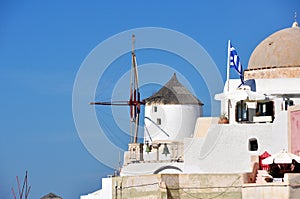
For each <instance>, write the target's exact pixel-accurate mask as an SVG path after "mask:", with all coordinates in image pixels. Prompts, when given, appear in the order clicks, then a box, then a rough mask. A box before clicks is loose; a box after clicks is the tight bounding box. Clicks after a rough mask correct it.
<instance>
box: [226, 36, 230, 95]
mask: <svg viewBox="0 0 300 199" xmlns="http://www.w3.org/2000/svg"><path fill="white" fill-rule="evenodd" d="M229 70H230V40H228V48H227V74H226V75H227V76H226V82H227V92H229Z"/></svg>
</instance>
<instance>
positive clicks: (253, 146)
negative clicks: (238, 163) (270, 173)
mask: <svg viewBox="0 0 300 199" xmlns="http://www.w3.org/2000/svg"><path fill="white" fill-rule="evenodd" d="M248 149H249V151H257V150H258V143H257V139H256V138H250V139H249V143H248Z"/></svg>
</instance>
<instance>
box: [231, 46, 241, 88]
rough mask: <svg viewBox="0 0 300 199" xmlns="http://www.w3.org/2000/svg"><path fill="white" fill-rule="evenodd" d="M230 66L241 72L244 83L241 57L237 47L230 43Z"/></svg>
mask: <svg viewBox="0 0 300 199" xmlns="http://www.w3.org/2000/svg"><path fill="white" fill-rule="evenodd" d="M229 61H230V62H229V63H230V68H234V69H235V71H236V72H237V73H238V74H239V76H240V78H241V81H242V84H244V78H243V67H242V63H241V62H240V58H239V56H238V54H237V52H236V50H235V48H234V47H233V46H232V45H231V43H230V57H229Z"/></svg>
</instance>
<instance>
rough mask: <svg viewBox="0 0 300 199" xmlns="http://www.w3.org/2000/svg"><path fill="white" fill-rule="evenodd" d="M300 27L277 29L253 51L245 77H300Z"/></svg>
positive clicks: (295, 24) (296, 24) (295, 23)
mask: <svg viewBox="0 0 300 199" xmlns="http://www.w3.org/2000/svg"><path fill="white" fill-rule="evenodd" d="M299 52H300V28H299V26H298V23H297V22H296V21H295V22H294V23H293V25H292V27H291V28H285V29H282V30H280V31H277V32H275V33H273V34H272V35H270V36H269V37H267V38H266V39H264V40H263V41H262V42H261V43H260V44H259V45H258V46H257V47H256V48H255V49H254V51H253V52H252V55H251V57H250V59H249V63H248V69H247V70H245V71H244V79H245V80H246V79H266V78H300V56H299Z"/></svg>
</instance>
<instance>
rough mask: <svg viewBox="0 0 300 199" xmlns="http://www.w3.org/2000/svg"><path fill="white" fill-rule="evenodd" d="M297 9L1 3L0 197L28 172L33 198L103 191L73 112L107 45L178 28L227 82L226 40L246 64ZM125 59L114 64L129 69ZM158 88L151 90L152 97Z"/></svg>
mask: <svg viewBox="0 0 300 199" xmlns="http://www.w3.org/2000/svg"><path fill="white" fill-rule="evenodd" d="M295 11H297V12H298V13H300V2H299V0H289V1H285V0H282V1H278V0H276V1H271V0H266V1H258V0H255V1H233V0H228V1H217V0H212V1H189V2H183V1H156V0H154V1H130V2H128V1H105V3H104V1H103V2H100V1H76V2H74V1H64V2H62V1H57V0H54V1H31V0H29V1H26V3H25V2H21V1H1V3H0V89H1V98H0V103H1V111H0V121H1V122H0V158H1V161H0V198H12V194H11V188H12V187H14V188H15V189H16V188H17V184H16V180H15V176H17V175H18V176H19V177H21V178H23V176H24V174H25V171H26V170H28V172H29V183H30V185H31V186H32V188H31V192H30V197H29V198H40V197H42V196H43V195H45V194H47V193H49V192H54V193H57V194H58V195H60V196H62V197H63V198H64V199H73V198H79V196H80V195H82V194H85V193H89V192H92V191H94V190H97V189H99V188H100V184H101V183H100V182H101V177H105V176H106V175H107V174H110V173H112V172H113V169H112V168H108V167H107V166H105V165H104V164H102V163H100V162H99V161H98V160H96V159H95V158H94V157H93V156H92V155H91V154H90V153H89V152H88V151H87V150H86V148H85V147H84V145H83V144H82V142H81V140H80V138H79V136H78V134H77V130H76V128H75V124H74V121H73V116H72V91H73V84H74V81H75V78H76V74H77V72H78V70H79V68H80V66H81V64H82V62H83V61H84V59H85V58H86V57H87V55H88V54H89V53H90V52H91V51H92V50H93V49H94V48H95V47H96V46H97V45H98V44H99V43H100V42H102V41H104V40H106V39H107V38H109V37H111V36H113V35H115V34H118V33H120V32H122V31H126V30H129V29H132V28H142V27H163V28H168V29H172V30H176V31H178V32H181V33H183V34H185V35H187V36H189V37H191V38H193V39H194V40H195V41H197V42H198V43H199V44H201V45H202V47H203V48H204V49H205V50H206V51H207V52H208V53H209V55H210V56H211V58H212V59H213V60H214V62H215V63H216V65H217V66H218V68H219V70H220V73H221V75H222V77H223V79H224V80H225V78H226V74H225V73H226V59H227V57H226V56H227V41H228V39H231V41H232V42H233V45H234V46H235V48H236V49H237V52H238V54H239V56H240V58H241V61H242V63H243V66H244V68H246V66H247V63H248V60H249V57H250V55H251V52H252V51H253V49H254V48H255V47H256V45H257V44H258V43H259V42H260V41H261V40H263V39H264V38H265V37H267V36H268V35H270V34H271V33H273V32H275V31H277V30H280V29H283V28H287V27H290V26H291V24H292V22H293V20H294V12H295ZM299 18H300V17H298V21H300V20H299ZM141 39H142V38H141ZM174 42H175V41H174ZM107 50H113V49H107ZM157 54H159V52H158V53H157ZM137 55H138V59H139V58H140V59H139V63H142V64H146V63H147V62H151V58H149V57H147V56H145V54H143V52H142V51H141V52H137ZM168 56H169V55H167V54H164V53H162V54H161V55H160V56H159V59H158V60H155V61H156V62H159V61H160V59H161V62H162V63H168V64H169V65H172V61H170V60H172V59H171V58H170V59H168V62H165V61H164V57H168ZM125 59H126V56H125V57H122V58H120V60H119V61H118V62H116V63H127V62H126V61H124V62H122V60H125ZM128 59H130V57H128ZM128 63H129V64H130V61H129V62H128ZM176 63H177V61H176ZM176 63H175V62H174V63H173V64H174V67H175V69H176ZM177 67H178V66H177ZM177 69H178V68H177ZM108 72H109V71H107V75H108V76H107V78H109V73H108ZM111 72H112V73H115V72H116V71H114V70H113V69H111ZM121 72H122V71H121ZM121 72H118V74H119V75H120V74H121ZM189 73H192V71H187V72H186V74H185V75H186V76H188V75H189ZM140 78H143V77H140ZM169 78H170V77H166V81H167V80H168V79H169ZM211 78H214V77H213V76H212V77H211ZM193 84H194V83H193ZM202 84H203V82H201V80H199V88H203V94H202V93H201V96H199V95H200V93H199V94H198V93H197V92H196V94H197V96H198V97H199V98H200V99H201V100H202V101H203V102H204V103H205V104H207V106H206V107H205V110H204V114H205V115H210V112H209V110H210V107H209V106H210V105H209V97H208V96H207V95H206V90H205V89H206V87H205V85H204V86H203V85H202ZM99 88H101V85H99ZM154 88H155V89H157V87H151V89H148V90H147V89H146V88H145V94H144V96H145V97H147V94H148V95H149V93H150V94H151V92H153V91H154V90H153V89H154ZM220 90H222V88H220ZM124 97H125V98H126V97H127V96H124ZM87 103H88V102H87ZM120 117H121V116H120ZM122 117H123V116H122ZM124 117H127V115H124ZM107 122H108V125H109V124H110V122H111V121H110V120H108V121H107ZM112 128H114V127H112ZM115 136H116V135H115ZM112 139H113V138H112ZM127 142H128V140H121V141H120V143H118V142H116V143H117V144H121V145H123V146H126V144H127ZM104 150H105V149H104ZM108 155H109V153H108Z"/></svg>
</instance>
